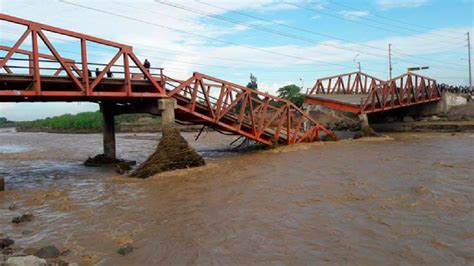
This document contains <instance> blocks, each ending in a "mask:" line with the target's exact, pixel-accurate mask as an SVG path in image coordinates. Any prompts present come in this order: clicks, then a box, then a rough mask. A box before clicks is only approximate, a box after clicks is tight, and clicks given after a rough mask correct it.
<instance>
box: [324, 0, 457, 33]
mask: <svg viewBox="0 0 474 266" xmlns="http://www.w3.org/2000/svg"><path fill="white" fill-rule="evenodd" d="M328 1H329V2H330V3H333V4H335V5H338V6H341V7H345V8H349V9H352V10H355V11H363V10H361V9H357V8H355V7H352V6H348V5H344V4H341V3H339V2H337V1H334V0H328ZM371 15H372V16H374V17H378V18H382V19H385V20H388V21H393V22H396V23H399V24H405V25H407V26H410V27H417V28H423V29H425V30H431V31H433V30H435V29H433V28H429V27H426V26H423V25H419V24H412V23H407V22H405V21H402V20H398V19H393V18H390V17H387V16H382V15H379V14H377V13H373V14H371ZM374 21H375V20H374ZM405 29H407V28H405ZM410 30H413V29H410ZM444 31H446V32H450V31H448V30H444ZM453 34H454V33H453ZM439 36H442V35H439ZM442 37H445V36H442ZM453 37H454V35H453ZM455 38H459V36H456V37H455Z"/></svg>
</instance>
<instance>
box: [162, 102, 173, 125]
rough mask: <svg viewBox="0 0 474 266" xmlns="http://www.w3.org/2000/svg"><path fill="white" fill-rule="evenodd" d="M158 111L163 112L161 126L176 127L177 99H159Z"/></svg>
mask: <svg viewBox="0 0 474 266" xmlns="http://www.w3.org/2000/svg"><path fill="white" fill-rule="evenodd" d="M158 109H159V110H160V111H161V124H162V125H163V126H169V125H174V120H175V115H174V110H175V109H176V99H174V98H169V99H159V100H158Z"/></svg>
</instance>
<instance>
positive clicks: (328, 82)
mask: <svg viewBox="0 0 474 266" xmlns="http://www.w3.org/2000/svg"><path fill="white" fill-rule="evenodd" d="M383 82H384V81H383V80H381V79H379V78H376V77H374V76H371V75H368V74H365V73H362V72H352V73H346V74H341V75H336V76H331V77H325V78H321V79H318V80H317V81H316V83H315V84H314V86H313V88H312V89H311V90H310V92H309V94H368V93H370V92H371V91H372V90H373V89H374V88H375V87H376V86H377V85H379V84H381V83H383Z"/></svg>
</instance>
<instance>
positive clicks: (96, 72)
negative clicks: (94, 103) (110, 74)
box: [95, 67, 100, 78]
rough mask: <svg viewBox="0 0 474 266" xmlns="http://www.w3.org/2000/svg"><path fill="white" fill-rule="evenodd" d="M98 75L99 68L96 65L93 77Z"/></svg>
mask: <svg viewBox="0 0 474 266" xmlns="http://www.w3.org/2000/svg"><path fill="white" fill-rule="evenodd" d="M99 75H100V70H99V68H98V67H96V68H95V77H96V78H98V77H99Z"/></svg>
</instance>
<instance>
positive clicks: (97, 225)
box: [0, 133, 474, 265]
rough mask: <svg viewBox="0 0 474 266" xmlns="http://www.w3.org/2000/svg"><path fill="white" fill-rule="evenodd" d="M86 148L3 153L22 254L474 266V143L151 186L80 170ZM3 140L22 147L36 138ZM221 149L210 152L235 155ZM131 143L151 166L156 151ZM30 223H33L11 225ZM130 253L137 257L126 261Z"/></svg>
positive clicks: (169, 177) (383, 147)
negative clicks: (124, 250)
mask: <svg viewBox="0 0 474 266" xmlns="http://www.w3.org/2000/svg"><path fill="white" fill-rule="evenodd" d="M14 134H27V133H14ZM189 134H190V135H187V136H186V137H187V138H188V140H191V139H192V138H193V136H194V135H193V134H191V133H189ZM77 136H80V135H60V134H59V135H56V134H54V135H50V134H43V135H41V138H40V139H36V142H38V141H41V142H42V144H41V147H42V148H41V149H42V150H35V149H37V146H34V140H31V146H30V147H26V148H25V149H23V150H21V149H19V148H18V149H17V150H14V149H10V152H9V153H1V154H0V159H1V160H0V162H1V164H0V172H3V173H5V172H6V173H7V175H6V176H7V181H8V182H9V187H8V190H7V191H6V192H3V193H0V212H1V213H2V215H1V219H0V237H7V236H8V237H11V238H12V239H14V240H15V241H16V243H15V245H17V246H19V247H22V248H27V247H33V248H38V247H41V246H44V245H51V244H54V245H56V246H58V248H60V249H61V250H63V249H68V250H70V251H71V252H70V254H68V255H67V256H64V257H63V258H62V259H64V260H66V261H68V262H78V263H80V264H81V265H82V264H84V265H88V264H94V263H101V265H152V264H164V265H169V264H173V265H176V264H178V265H183V264H211V263H212V264H224V265H234V264H298V265H300V264H303V265H304V264H313V263H318V264H347V263H350V264H364V265H380V264H430V265H454V264H459V265H463V264H470V263H474V252H473V250H474V246H473V244H472V243H473V241H474V225H473V222H472V221H473V220H472V217H474V207H473V206H474V197H473V195H474V179H473V178H472V177H473V173H474V159H473V158H474V156H473V153H472V147H473V145H474V134H471V133H457V134H454V135H453V134H452V133H450V134H442V133H440V134H432V133H398V134H390V136H389V137H385V138H379V139H361V140H357V141H349V140H344V141H340V142H331V143H315V144H303V145H296V146H291V147H282V148H278V149H275V150H270V151H256V152H251V153H245V154H239V153H237V154H235V153H230V154H229V155H228V156H224V157H222V156H217V157H214V158H216V159H208V165H207V166H205V167H202V168H195V169H191V170H185V171H182V170H179V171H174V172H170V173H166V174H161V175H158V176H155V177H152V178H150V179H147V180H137V179H130V178H125V177H123V176H119V175H117V174H115V173H114V172H113V171H108V170H105V169H102V170H97V169H95V170H93V171H92V170H90V169H84V168H83V167H82V166H79V162H80V161H78V159H79V158H80V159H83V158H84V157H86V156H87V154H89V153H95V149H100V145H98V147H96V145H97V143H100V135H97V136H96V137H97V140H90V138H84V139H81V141H82V144H81V147H79V149H78V147H70V146H69V144H68V145H66V143H68V141H69V142H70V143H73V140H75V141H77V140H78V139H77ZM90 136H91V135H87V137H90ZM2 137H3V139H7V140H9V142H8V143H9V145H10V146H14V145H15V141H19V140H21V139H23V137H24V135H23V136H21V137H19V136H18V135H13V136H11V135H9V136H2ZM30 137H31V136H30ZM74 138H75V139H74ZM220 138H221V137H220V135H212V133H209V134H208V135H207V138H204V139H203V140H201V141H204V142H205V143H207V144H206V145H211V144H212V143H215V142H218V143H228V142H227V141H228V139H226V140H225V141H223V140H222V139H220ZM86 139H87V141H86ZM96 142H97V143H96ZM120 142H122V144H121V146H119V147H120V148H119V151H121V152H122V154H125V155H127V156H128V155H131V154H135V157H136V158H135V159H137V160H138V161H140V160H143V159H144V158H146V156H147V155H148V154H149V153H147V148H146V147H148V146H150V144H151V143H153V142H154V140H153V138H151V139H150V137H149V136H148V135H146V136H144V137H140V136H139V135H138V136H136V138H135V137H133V136H131V137H130V138H127V137H123V138H120V137H119V143H120ZM94 143H95V144H94ZM191 143H192V144H193V145H196V143H194V142H191ZM206 145H204V147H205V146H206ZM213 145H214V146H213V147H214V148H216V147H217V146H215V145H216V144H213ZM140 147H143V148H141V149H140ZM202 147H203V146H201V148H199V147H198V151H199V150H201V151H202V150H203V149H202ZM149 149H150V150H151V149H153V147H150V148H149ZM72 150H73V151H75V152H74V153H72V152H70V151H72ZM53 151H54V152H53ZM136 153H144V154H143V155H137V154H136ZM4 175H5V174H4ZM10 206H15V208H14V209H13V210H10V209H9V207H10ZM26 212H31V213H33V214H34V215H35V218H34V219H33V220H32V221H31V222H28V223H25V224H21V225H14V224H12V223H11V219H12V218H14V217H15V216H18V215H19V214H22V213H26ZM127 243H129V244H131V245H133V246H134V247H135V250H133V251H132V252H131V253H129V254H127V255H125V256H123V255H119V254H117V249H118V248H119V247H120V246H122V245H124V244H127Z"/></svg>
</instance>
